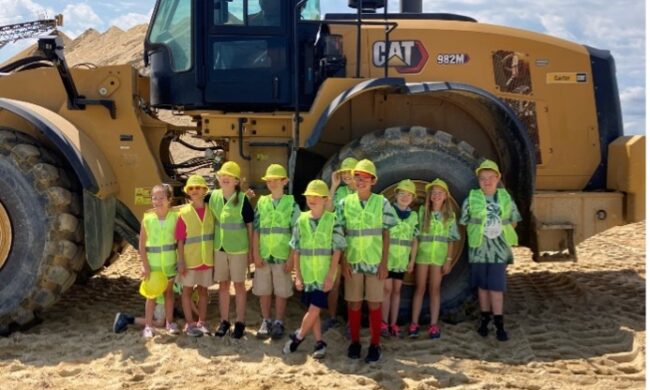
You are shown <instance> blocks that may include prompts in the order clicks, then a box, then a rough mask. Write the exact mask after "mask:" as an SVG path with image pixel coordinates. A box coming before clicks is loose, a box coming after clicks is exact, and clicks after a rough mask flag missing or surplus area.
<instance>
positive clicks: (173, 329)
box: [165, 322, 181, 334]
mask: <svg viewBox="0 0 650 390" xmlns="http://www.w3.org/2000/svg"><path fill="white" fill-rule="evenodd" d="M165 329H167V333H169V334H179V333H180V332H181V331H180V330H178V325H176V323H175V322H168V323H167V325H165Z"/></svg>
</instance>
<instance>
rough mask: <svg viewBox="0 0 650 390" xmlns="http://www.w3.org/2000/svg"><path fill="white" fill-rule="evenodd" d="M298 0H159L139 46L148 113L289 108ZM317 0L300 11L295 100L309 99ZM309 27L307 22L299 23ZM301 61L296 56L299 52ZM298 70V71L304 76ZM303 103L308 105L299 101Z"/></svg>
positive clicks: (317, 18)
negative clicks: (141, 47) (154, 110)
mask: <svg viewBox="0 0 650 390" xmlns="http://www.w3.org/2000/svg"><path fill="white" fill-rule="evenodd" d="M296 3H297V0H291V1H278V0H206V1H192V0H158V1H157V3H156V6H155V8H154V13H153V16H152V24H151V26H150V27H149V31H148V32H147V37H146V40H145V63H147V64H148V65H150V71H151V74H150V76H151V102H152V105H153V106H154V107H167V108H169V107H176V108H179V107H181V108H185V109H197V108H208V109H219V110H224V111H244V110H257V111H265V110H266V111H272V110H278V109H283V108H289V107H291V104H292V102H293V97H294V96H293V94H294V88H293V84H294V77H293V72H292V70H293V67H294V65H293V55H294V53H293V34H294V32H293V29H294V28H293V13H294V7H295V4H296ZM319 20H320V9H319V1H318V0H309V1H308V2H307V3H306V5H305V6H304V7H303V8H302V9H301V14H300V21H301V23H299V28H298V31H297V32H296V34H298V40H299V43H300V50H299V51H300V52H303V51H304V50H303V49H304V48H305V47H308V48H312V50H309V56H310V57H309V58H307V57H304V56H303V57H301V59H300V62H299V66H300V74H301V76H302V77H301V78H300V84H301V87H300V89H299V90H300V94H301V96H300V98H301V100H302V101H305V100H306V101H310V100H311V99H309V96H305V95H309V94H313V93H314V92H313V91H314V86H313V85H306V83H309V82H311V83H313V81H314V77H312V76H310V75H309V72H311V73H312V74H313V72H314V70H313V69H314V66H313V65H314V62H315V61H318V59H317V56H316V55H315V54H314V50H313V47H314V43H315V41H316V37H317V35H318V31H319V27H320V23H318V21H319ZM305 21H311V23H304V22H305ZM301 56H302V54H301ZM303 72H304V73H303ZM305 97H306V98H307V99H305Z"/></svg>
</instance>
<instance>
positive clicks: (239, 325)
mask: <svg viewBox="0 0 650 390" xmlns="http://www.w3.org/2000/svg"><path fill="white" fill-rule="evenodd" d="M244 329H246V325H245V324H244V323H243V322H239V321H237V322H235V331H234V332H232V338H234V339H240V338H242V336H244Z"/></svg>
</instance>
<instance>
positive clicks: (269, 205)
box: [253, 164, 300, 339]
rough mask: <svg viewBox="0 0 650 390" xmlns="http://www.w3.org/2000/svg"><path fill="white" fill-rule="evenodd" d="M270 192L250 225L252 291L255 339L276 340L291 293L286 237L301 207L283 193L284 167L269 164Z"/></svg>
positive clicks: (268, 185)
mask: <svg viewBox="0 0 650 390" xmlns="http://www.w3.org/2000/svg"><path fill="white" fill-rule="evenodd" d="M262 180H264V181H265V182H266V187H267V188H268V189H269V191H270V192H271V193H270V194H269V195H264V196H261V197H260V198H259V200H258V201H257V206H256V208H255V222H254V224H253V231H254V233H253V260H254V261H255V276H254V278H253V294H255V295H257V296H258V297H259V298H260V310H261V311H262V324H261V326H260V328H259V330H258V331H257V337H258V338H268V337H269V336H270V337H271V338H273V339H279V338H282V336H284V314H285V309H286V307H287V299H288V298H289V297H291V296H292V295H293V286H292V285H293V282H292V280H291V270H292V269H293V261H292V259H291V257H290V248H289V240H290V239H291V227H292V226H294V225H295V223H296V221H297V220H298V217H299V216H300V208H299V207H298V204H297V203H296V201H295V200H294V198H293V195H286V194H285V193H284V188H285V186H286V185H287V183H288V182H289V179H288V177H287V171H286V169H285V168H284V167H283V166H282V165H279V164H271V165H269V166H268V168H267V169H266V174H265V175H264V177H262ZM273 295H275V321H273V320H272V319H271V298H272V296H273Z"/></svg>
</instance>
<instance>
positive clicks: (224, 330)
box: [214, 320, 230, 337]
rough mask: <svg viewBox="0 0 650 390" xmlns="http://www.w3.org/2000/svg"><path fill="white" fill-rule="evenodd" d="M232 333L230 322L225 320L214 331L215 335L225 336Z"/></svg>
mask: <svg viewBox="0 0 650 390" xmlns="http://www.w3.org/2000/svg"><path fill="white" fill-rule="evenodd" d="M228 333H230V322H228V321H226V320H223V321H221V324H219V328H217V331H216V332H214V335H215V336H216V337H223V336H225V335H227V334H228Z"/></svg>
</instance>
